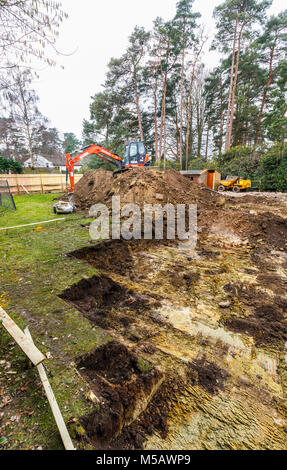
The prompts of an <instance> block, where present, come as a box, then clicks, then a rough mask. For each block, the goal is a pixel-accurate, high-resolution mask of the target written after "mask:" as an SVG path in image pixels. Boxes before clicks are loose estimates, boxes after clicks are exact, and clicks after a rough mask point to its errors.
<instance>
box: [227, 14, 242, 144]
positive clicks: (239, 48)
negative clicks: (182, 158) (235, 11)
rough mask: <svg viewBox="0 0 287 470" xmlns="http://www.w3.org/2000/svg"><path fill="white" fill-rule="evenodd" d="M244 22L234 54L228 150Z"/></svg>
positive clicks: (229, 140)
mask: <svg viewBox="0 0 287 470" xmlns="http://www.w3.org/2000/svg"><path fill="white" fill-rule="evenodd" d="M245 24H246V23H243V24H242V26H241V29H240V33H239V37H238V48H237V56H236V68H235V75H234V81H233V90H232V100H231V109H230V122H229V132H228V140H227V149H226V150H229V149H230V147H231V137H232V129H233V118H234V106H235V95H236V88H237V78H238V69H239V59H240V52H241V38H242V32H243V28H244V26H245Z"/></svg>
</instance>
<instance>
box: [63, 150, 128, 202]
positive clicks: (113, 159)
mask: <svg viewBox="0 0 287 470" xmlns="http://www.w3.org/2000/svg"><path fill="white" fill-rule="evenodd" d="M90 155H97V156H98V157H100V158H102V159H103V160H105V161H106V162H109V163H112V164H113V165H115V166H116V167H117V169H118V170H121V169H122V168H124V163H123V159H122V158H121V157H119V155H117V154H115V153H112V152H110V151H109V150H107V149H105V148H104V147H101V146H100V145H96V144H91V145H88V146H87V147H84V148H83V149H82V150H81V151H80V153H79V154H78V155H75V156H74V157H72V156H71V155H70V154H69V153H68V154H67V161H66V167H67V180H68V174H69V176H70V186H68V181H67V191H68V192H69V193H70V192H74V189H75V163H77V162H78V161H80V160H82V159H83V158H86V157H88V156H90Z"/></svg>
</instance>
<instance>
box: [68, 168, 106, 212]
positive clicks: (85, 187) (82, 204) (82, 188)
mask: <svg viewBox="0 0 287 470" xmlns="http://www.w3.org/2000/svg"><path fill="white" fill-rule="evenodd" d="M112 183H113V174H112V172H111V171H105V170H102V169H101V168H99V169H98V170H96V171H89V172H88V173H86V174H85V175H84V176H83V177H82V178H81V179H80V181H78V183H77V184H76V185H75V192H74V194H73V202H74V204H75V205H76V208H77V209H81V210H83V209H88V208H90V207H91V206H92V205H94V204H98V203H99V202H101V201H102V200H103V199H104V198H105V197H106V195H107V194H108V192H109V191H110V189H111V187H112Z"/></svg>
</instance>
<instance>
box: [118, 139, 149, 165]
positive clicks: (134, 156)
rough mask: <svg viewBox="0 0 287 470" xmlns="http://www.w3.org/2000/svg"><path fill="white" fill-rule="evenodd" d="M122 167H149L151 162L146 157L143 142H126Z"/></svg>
mask: <svg viewBox="0 0 287 470" xmlns="http://www.w3.org/2000/svg"><path fill="white" fill-rule="evenodd" d="M123 163H124V167H125V168H133V167H139V166H150V164H151V162H150V159H149V157H148V155H147V152H146V149H145V145H144V143H143V142H128V143H127V144H126V145H125V153H124V162H123Z"/></svg>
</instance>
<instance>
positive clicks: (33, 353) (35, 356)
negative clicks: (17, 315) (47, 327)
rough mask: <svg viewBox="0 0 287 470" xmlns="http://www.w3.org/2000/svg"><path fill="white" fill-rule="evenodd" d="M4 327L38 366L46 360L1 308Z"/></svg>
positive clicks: (0, 318)
mask: <svg viewBox="0 0 287 470" xmlns="http://www.w3.org/2000/svg"><path fill="white" fill-rule="evenodd" d="M1 323H2V325H3V326H4V328H5V330H7V331H8V333H9V334H10V335H11V336H12V338H13V339H14V340H15V341H16V343H17V344H18V346H20V348H21V349H22V351H24V353H25V354H26V356H28V358H29V359H30V361H31V362H32V363H33V364H34V366H37V365H38V364H40V363H41V362H43V361H44V360H45V356H44V354H42V353H41V351H39V349H38V348H37V347H36V346H35V344H34V343H33V341H31V339H29V338H27V336H26V335H25V334H24V333H23V331H22V330H21V329H20V328H19V327H18V326H17V325H16V323H15V322H14V321H13V320H12V318H10V317H9V315H8V313H6V312H5V310H3V308H1V307H0V324H1Z"/></svg>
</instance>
